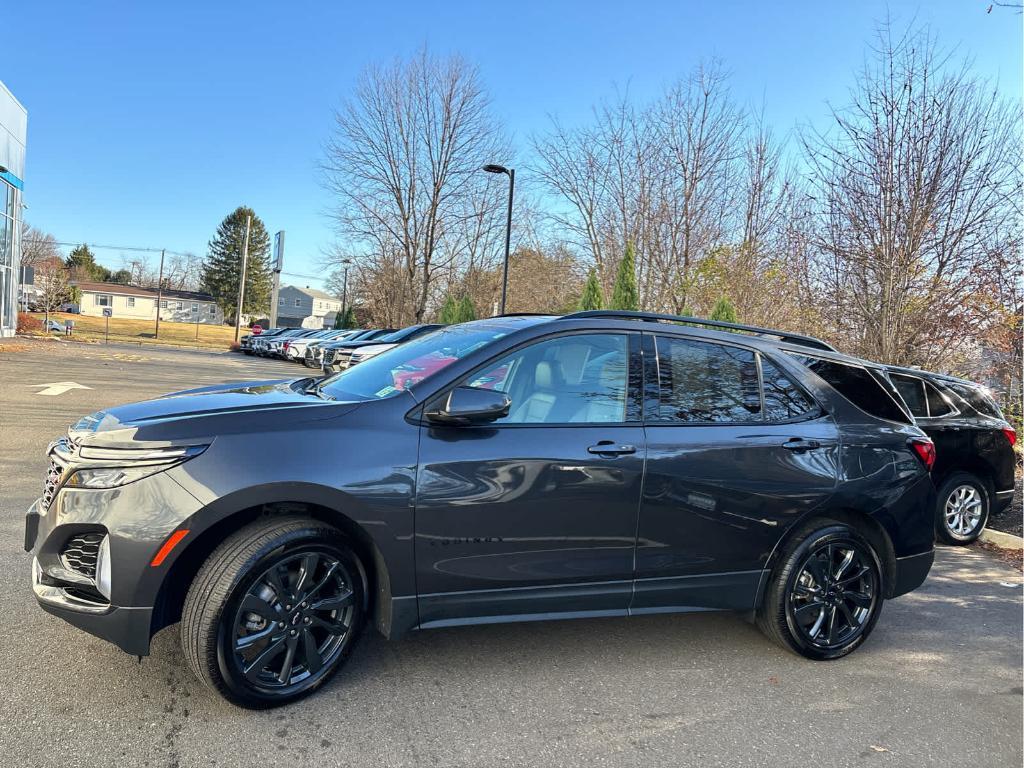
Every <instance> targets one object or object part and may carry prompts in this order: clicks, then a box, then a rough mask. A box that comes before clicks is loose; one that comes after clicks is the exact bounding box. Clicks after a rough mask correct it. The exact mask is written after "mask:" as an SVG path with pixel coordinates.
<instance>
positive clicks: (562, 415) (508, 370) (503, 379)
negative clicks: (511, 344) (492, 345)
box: [466, 334, 629, 424]
mask: <svg viewBox="0 0 1024 768" xmlns="http://www.w3.org/2000/svg"><path fill="white" fill-rule="evenodd" d="M628 373H629V344H628V337H627V336H626V335H624V334H576V335H572V336H562V337H559V338H557V339H551V340H549V341H542V342H540V343H537V344H532V345H530V346H528V347H525V348H523V349H520V350H517V351H515V352H513V353H512V354H510V355H506V356H505V357H503V358H501V359H500V360H498V361H497V362H494V363H490V364H488V365H487V366H486V368H485V369H483V370H481V371H478V372H477V373H475V374H472V375H471V376H470V379H469V380H468V381H467V382H466V384H467V386H470V387H480V388H483V389H493V390H496V391H498V392H504V393H505V394H507V395H508V396H509V398H510V399H511V400H512V408H511V409H510V411H509V414H508V416H506V417H505V418H503V419H499V420H498V421H497V422H496V423H498V424H570V423H571V424H610V423H621V422H624V421H627V415H626V414H627V398H628V390H629V383H628V380H629V376H628Z"/></svg>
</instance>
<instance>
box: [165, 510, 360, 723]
mask: <svg viewBox="0 0 1024 768" xmlns="http://www.w3.org/2000/svg"><path fill="white" fill-rule="evenodd" d="M365 585H366V574H365V571H364V569H363V566H362V564H361V563H360V562H359V559H358V557H357V556H356V555H355V553H354V552H353V551H352V549H351V547H350V546H349V545H348V543H347V541H346V540H345V539H344V537H343V536H342V535H341V533H340V532H339V531H338V530H337V529H335V528H332V527H331V526H329V525H326V524H324V523H321V522H319V521H315V520H306V519H296V518H266V519H263V520H260V521H257V522H255V523H252V524H251V525H249V526H246V527H245V528H242V529H241V530H239V531H238V532H237V533H235V534H234V535H232V536H231V537H229V538H227V539H226V540H225V541H224V542H223V543H222V544H221V545H220V546H219V547H218V548H217V549H215V550H214V552H213V554H211V555H210V557H209V558H208V559H207V560H206V562H205V563H204V564H203V566H202V567H201V568H200V570H199V573H198V574H197V575H196V577H195V579H194V580H193V582H192V586H191V587H190V589H189V592H188V596H187V597H186V599H185V605H184V608H183V610H182V617H181V638H182V648H183V650H184V652H185V657H186V659H187V660H188V662H189V664H190V666H191V667H192V669H193V670H194V671H195V673H196V674H197V675H198V676H199V678H200V679H201V680H203V681H204V682H205V683H207V684H208V685H209V686H211V687H212V688H213V689H215V690H216V691H218V692H219V693H220V694H221V695H223V696H224V697H225V698H227V699H228V700H229V701H231V702H233V703H235V704H238V705H240V706H243V707H249V708H252V709H262V708H267V707H275V706H279V705H281V704H286V703H289V702H291V701H295V700H297V699H299V698H302V697H303V696H306V695H308V694H310V693H312V692H313V691H315V690H316V689H317V688H319V687H320V686H321V685H323V684H324V683H326V682H327V680H329V679H330V677H331V676H332V675H333V674H334V673H335V672H337V670H338V669H339V668H340V667H341V666H342V665H343V663H344V662H345V660H346V659H347V657H348V655H349V654H350V653H351V651H352V648H353V646H354V644H355V641H356V639H357V638H358V636H359V632H360V631H361V629H362V625H363V618H364V611H365V604H366V586H365Z"/></svg>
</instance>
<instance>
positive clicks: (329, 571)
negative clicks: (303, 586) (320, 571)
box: [305, 561, 338, 597]
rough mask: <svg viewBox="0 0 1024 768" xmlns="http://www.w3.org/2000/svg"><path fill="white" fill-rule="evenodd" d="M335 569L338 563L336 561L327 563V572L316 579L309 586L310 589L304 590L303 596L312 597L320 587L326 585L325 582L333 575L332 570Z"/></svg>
mask: <svg viewBox="0 0 1024 768" xmlns="http://www.w3.org/2000/svg"><path fill="white" fill-rule="evenodd" d="M337 570H338V563H337V562H336V561H335V562H332V563H331V564H330V565H328V566H327V572H326V573H324V575H323V578H321V579H320V581H318V582H317V583H316V584H314V585H313V586H312V587H310V589H309V590H308V591H307V592H306V594H305V597H312V596H313V595H315V594H316V593H317V592H319V591H320V590H321V589H323V588H324V587H325V586H326V585H327V583H328V582H329V581H330V580H331V579H332V578H333V577H334V572H335V571H337Z"/></svg>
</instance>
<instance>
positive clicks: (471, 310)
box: [458, 296, 476, 323]
mask: <svg viewBox="0 0 1024 768" xmlns="http://www.w3.org/2000/svg"><path fill="white" fill-rule="evenodd" d="M458 317H459V319H458V322H460V323H468V322H469V321H470V320H476V307H474V306H473V300H472V299H471V298H469V296H463V297H462V299H461V300H460V301H459V309H458Z"/></svg>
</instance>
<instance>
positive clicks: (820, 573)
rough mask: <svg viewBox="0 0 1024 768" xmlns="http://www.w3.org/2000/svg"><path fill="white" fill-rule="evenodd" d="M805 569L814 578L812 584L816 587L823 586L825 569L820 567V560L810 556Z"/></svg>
mask: <svg viewBox="0 0 1024 768" xmlns="http://www.w3.org/2000/svg"><path fill="white" fill-rule="evenodd" d="M806 568H807V570H808V571H809V572H810V574H811V576H812V577H813V578H814V582H815V583H816V584H817V585H818V587H823V586H825V568H824V567H823V566H822V563H821V560H820V559H818V557H817V556H816V555H815V556H812V557H811V558H810V559H809V560H808V561H807V566H806Z"/></svg>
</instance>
